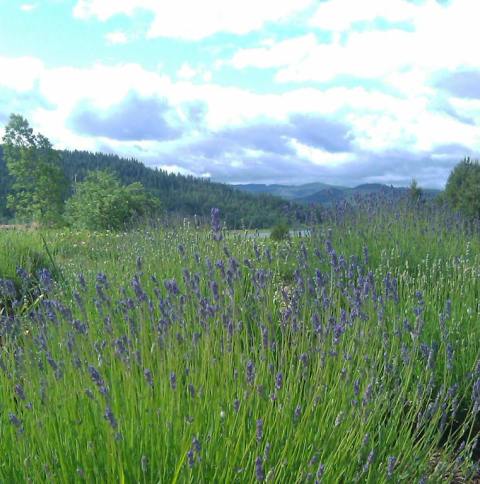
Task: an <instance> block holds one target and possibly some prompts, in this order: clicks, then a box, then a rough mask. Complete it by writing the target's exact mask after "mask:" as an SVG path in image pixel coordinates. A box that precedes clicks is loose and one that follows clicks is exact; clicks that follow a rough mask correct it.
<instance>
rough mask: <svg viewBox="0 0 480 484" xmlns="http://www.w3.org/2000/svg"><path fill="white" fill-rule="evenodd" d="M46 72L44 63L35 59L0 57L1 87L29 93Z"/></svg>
mask: <svg viewBox="0 0 480 484" xmlns="http://www.w3.org/2000/svg"><path fill="white" fill-rule="evenodd" d="M44 71H45V68H44V65H43V62H42V61H40V60H39V59H36V58H34V57H13V58H12V57H1V56H0V72H1V75H0V86H4V87H8V88H10V89H14V90H15V91H19V92H25V91H29V90H31V89H33V87H34V85H35V83H36V82H37V81H38V80H39V79H40V77H41V75H42V74H43V73H44Z"/></svg>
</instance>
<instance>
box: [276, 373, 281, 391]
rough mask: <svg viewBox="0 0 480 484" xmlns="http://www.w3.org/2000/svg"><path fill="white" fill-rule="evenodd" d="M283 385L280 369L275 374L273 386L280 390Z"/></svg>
mask: <svg viewBox="0 0 480 484" xmlns="http://www.w3.org/2000/svg"><path fill="white" fill-rule="evenodd" d="M282 386H283V374H282V372H281V371H279V372H278V373H277V376H276V378H275V388H276V389H277V390H281V389H282Z"/></svg>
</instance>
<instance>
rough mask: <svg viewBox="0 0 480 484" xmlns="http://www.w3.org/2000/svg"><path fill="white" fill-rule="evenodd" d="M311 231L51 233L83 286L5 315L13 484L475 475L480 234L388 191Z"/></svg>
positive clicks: (5, 476) (74, 281)
mask: <svg viewBox="0 0 480 484" xmlns="http://www.w3.org/2000/svg"><path fill="white" fill-rule="evenodd" d="M309 234H310V235H309V236H307V237H301V238H300V237H296V236H293V237H292V238H291V239H290V241H289V242H288V243H285V244H276V243H272V242H271V241H270V240H269V239H268V238H263V239H262V238H260V237H252V233H251V232H247V233H245V235H242V234H239V233H238V232H237V233H235V234H231V233H229V232H228V231H225V232H224V238H223V240H222V241H216V240H214V239H213V238H212V236H211V232H210V230H207V229H206V228H205V229H203V228H201V229H197V228H194V227H188V225H179V226H176V227H171V228H168V227H167V228H162V229H161V230H154V229H151V228H139V229H138V230H136V231H131V232H128V233H119V232H116V233H114V232H108V233H107V232H105V233H101V232H95V233H90V232H87V231H79V232H76V231H75V232H74V231H63V232H59V231H50V232H48V233H47V234H46V238H47V242H48V245H49V247H52V251H53V253H54V255H55V259H56V261H57V262H58V264H60V266H61V267H62V269H63V272H64V274H65V277H66V279H67V281H68V285H67V286H63V285H62V284H61V283H57V284H56V287H55V289H54V291H53V292H52V293H51V294H49V296H50V297H47V295H45V296H44V297H43V299H42V300H41V302H39V304H38V306H36V307H35V308H33V309H32V311H31V312H29V313H28V314H25V313H16V314H14V315H13V316H12V318H9V319H2V338H3V345H4V346H3V348H2V351H1V354H0V356H1V360H0V363H1V365H0V398H1V402H2V412H0V429H1V432H2V438H1V439H0V451H1V452H2V453H3V455H5V456H7V458H5V459H4V461H3V463H2V466H1V467H0V480H1V481H2V482H18V481H21V482H24V481H28V480H30V481H33V482H70V481H76V480H78V481H80V480H85V481H86V482H256V481H263V480H265V481H266V482H313V481H314V480H315V479H317V480H318V481H320V480H321V479H322V482H325V483H336V482H362V483H363V482H365V483H387V482H427V481H428V482H457V481H458V482H474V478H475V475H474V474H475V473H476V472H477V471H476V470H475V469H476V460H477V458H478V456H477V455H476V452H477V451H478V448H475V445H476V437H477V436H478V428H479V427H478V425H479V423H480V422H479V412H478V410H479V408H480V375H479V368H480V367H479V364H478V360H479V356H480V355H479V350H478V341H479V338H480V326H479V325H478V319H479V314H480V312H479V311H480V308H479V302H478V294H479V291H480V279H479V278H478V267H479V266H480V238H479V237H478V228H476V229H475V231H474V232H472V224H469V225H466V224H464V222H463V221H462V219H461V218H459V217H457V216H451V215H450V214H449V213H445V212H442V211H437V210H436V209H435V207H434V206H432V205H429V204H427V203H426V204H420V205H419V206H418V207H416V208H415V210H413V208H412V204H410V203H405V204H399V203H398V200H393V201H392V200H387V201H386V202H384V203H383V202H382V203H380V202H379V201H378V200H375V199H373V198H372V199H369V200H367V201H364V202H359V203H357V204H355V205H347V206H345V205H344V204H342V206H341V207H332V209H331V210H329V211H328V212H327V213H325V222H324V224H323V225H322V226H320V227H319V226H314V227H312V229H311V231H310V232H309ZM6 236H9V235H8V234H6V233H5V232H4V233H2V232H0V240H1V238H3V237H6ZM22 237H24V241H25V242H24V243H25V244H26V245H28V244H29V242H31V241H33V240H34V239H35V237H37V235H36V234H35V233H34V232H24V233H22ZM285 274H289V275H290V274H291V277H290V276H289V277H284V276H285ZM70 287H71V288H72V289H70ZM152 429H153V430H152ZM462 479H463V480H462Z"/></svg>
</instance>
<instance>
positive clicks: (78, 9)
mask: <svg viewBox="0 0 480 484" xmlns="http://www.w3.org/2000/svg"><path fill="white" fill-rule="evenodd" d="M313 3H314V0H282V1H281V2H278V1H277V0H262V1H261V2H258V1H257V0H243V1H242V2H238V0H203V1H202V2H192V1H191V0H177V1H175V2H170V1H168V0H158V1H157V0H79V1H78V2H77V3H76V5H75V7H74V10H73V14H74V16H75V17H77V18H80V19H88V18H91V17H96V18H98V19H99V20H101V21H105V20H108V19H109V18H110V17H113V16H115V15H119V14H123V15H133V14H134V13H135V12H136V11H137V10H147V11H149V12H150V13H151V14H153V20H152V23H151V25H150V28H149V31H148V36H149V37H171V38H181V39H188V40H200V39H204V38H206V37H210V36H212V35H214V34H216V33H219V32H228V33H233V34H238V35H242V34H247V33H249V32H252V31H255V30H258V29H260V28H261V27H262V26H263V25H265V24H266V23H268V22H280V21H283V20H285V19H287V18H291V16H292V15H294V14H296V13H298V12H301V11H303V10H305V9H306V8H307V7H308V6H310V5H312V4H313Z"/></svg>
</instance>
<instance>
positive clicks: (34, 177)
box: [3, 114, 67, 223]
mask: <svg viewBox="0 0 480 484" xmlns="http://www.w3.org/2000/svg"><path fill="white" fill-rule="evenodd" d="M3 143H4V157H5V163H6V167H7V170H8V175H9V176H10V178H11V190H10V192H9V193H8V195H7V198H6V202H7V203H6V207H7V208H9V209H10V210H11V211H13V212H14V213H15V216H16V217H17V218H18V219H19V220H22V221H29V222H30V221H35V222H40V223H52V222H56V221H58V220H59V218H60V214H61V212H62V209H63V197H64V195H63V194H64V192H65V189H66V186H67V183H66V179H65V175H64V172H63V170H62V168H61V166H60V160H59V157H58V154H57V153H56V152H55V150H54V149H53V147H52V145H51V143H50V141H49V140H48V139H47V138H46V137H45V136H43V135H42V134H40V133H38V134H35V133H34V132H33V130H32V128H31V127H30V126H29V124H28V121H27V120H26V119H25V118H23V117H22V116H20V115H18V114H12V115H11V116H10V119H9V122H8V124H7V126H6V127H5V134H4V136H3Z"/></svg>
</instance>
